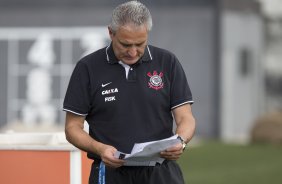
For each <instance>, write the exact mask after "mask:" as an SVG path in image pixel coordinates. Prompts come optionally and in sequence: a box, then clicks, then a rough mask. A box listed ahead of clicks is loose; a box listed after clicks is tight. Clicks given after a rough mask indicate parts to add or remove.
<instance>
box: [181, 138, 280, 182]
mask: <svg viewBox="0 0 282 184" xmlns="http://www.w3.org/2000/svg"><path fill="white" fill-rule="evenodd" d="M178 163H179V164H180V166H181V168H182V171H183V174H184V178H185V182H186V184H266V183H267V184H281V183H282V146H281V145H280V146H278V145H276V146H275V145H248V146H244V145H232V144H223V143H219V142H203V143H200V144H199V145H197V146H195V147H192V148H188V149H187V150H186V151H185V153H184V155H182V157H181V158H180V160H179V162H178Z"/></svg>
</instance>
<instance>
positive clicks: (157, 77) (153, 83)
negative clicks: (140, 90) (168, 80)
mask: <svg viewBox="0 0 282 184" xmlns="http://www.w3.org/2000/svg"><path fill="white" fill-rule="evenodd" d="M147 75H148V76H149V77H150V80H149V82H148V85H149V88H153V89H155V90H159V89H162V88H163V87H164V83H163V80H162V77H163V72H160V73H159V74H158V72H157V71H154V72H153V75H152V74H151V72H148V73H147Z"/></svg>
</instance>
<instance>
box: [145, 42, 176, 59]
mask: <svg viewBox="0 0 282 184" xmlns="http://www.w3.org/2000/svg"><path fill="white" fill-rule="evenodd" d="M148 46H149V50H150V52H151V53H152V54H154V55H167V56H174V53H172V52H171V51H169V50H167V49H164V48H160V47H157V46H153V45H148Z"/></svg>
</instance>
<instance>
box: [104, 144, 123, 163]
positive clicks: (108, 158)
mask: <svg viewBox="0 0 282 184" xmlns="http://www.w3.org/2000/svg"><path fill="white" fill-rule="evenodd" d="M116 151H117V149H116V148H114V147H113V146H109V145H105V144H103V145H102V146H101V147H100V148H99V153H100V157H101V159H102V161H103V162H104V164H105V165H106V166H108V167H112V168H118V167H121V166H122V165H123V164H124V162H125V161H124V160H121V159H118V158H115V157H114V154H115V152H116Z"/></svg>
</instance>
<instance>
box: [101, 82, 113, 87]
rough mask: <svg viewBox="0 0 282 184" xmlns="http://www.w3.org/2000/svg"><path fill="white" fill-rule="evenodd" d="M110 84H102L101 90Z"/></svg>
mask: <svg viewBox="0 0 282 184" xmlns="http://www.w3.org/2000/svg"><path fill="white" fill-rule="evenodd" d="M111 83H112V82H108V83H106V84H102V88H103V87H106V86H107V85H109V84H111Z"/></svg>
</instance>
